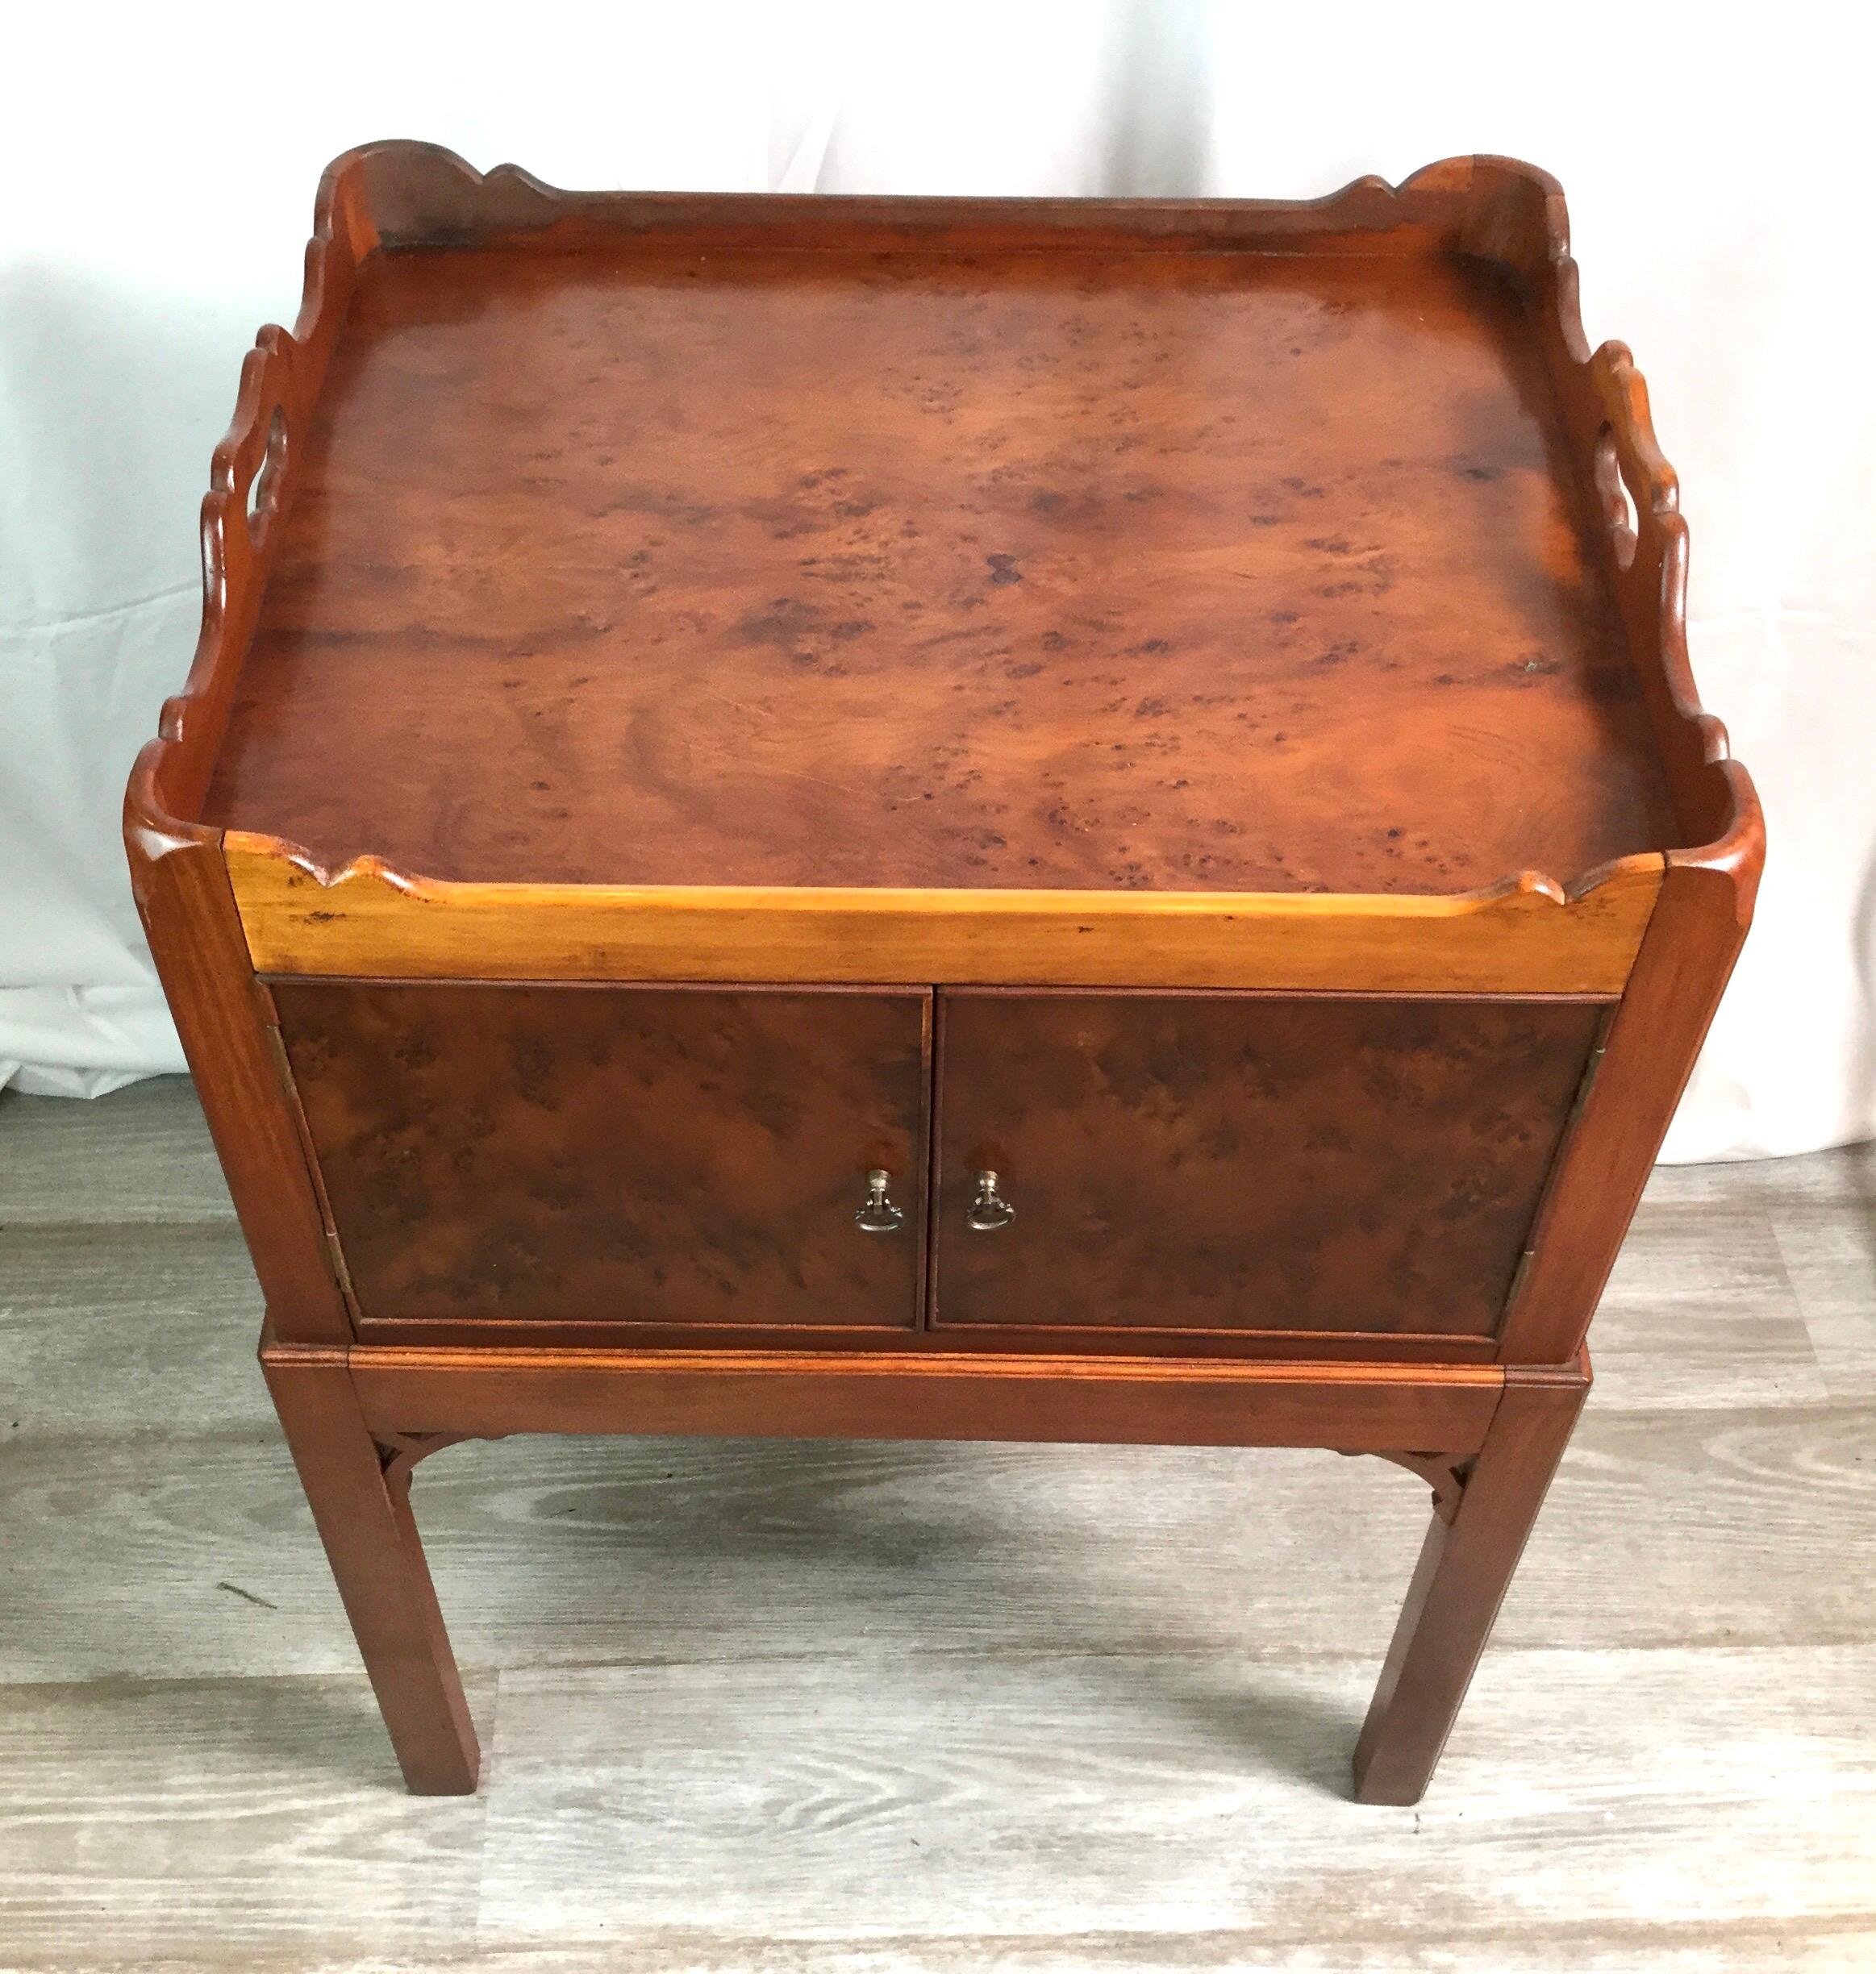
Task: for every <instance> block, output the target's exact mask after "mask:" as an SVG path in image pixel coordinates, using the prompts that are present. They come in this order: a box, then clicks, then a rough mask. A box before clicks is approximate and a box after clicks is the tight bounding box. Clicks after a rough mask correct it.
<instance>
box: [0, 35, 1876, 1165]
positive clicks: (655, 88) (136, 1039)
mask: <svg viewBox="0 0 1876 1974" xmlns="http://www.w3.org/2000/svg"><path fill="white" fill-rule="evenodd" d="M35 13H36V14H37V15H39V16H40V19H37V20H35V21H34V22H33V23H32V24H31V25H24V24H23V23H20V22H17V21H16V22H15V23H13V24H12V25H11V26H10V29H9V34H8V43H9V45H8V50H7V56H8V64H9V67H10V72H11V73H10V77H9V81H10V88H8V89H7V90H6V93H5V94H6V100H5V104H4V111H3V114H0V185H3V186H4V187H5V191H4V194H0V627H3V632H4V648H3V652H0V666H3V668H4V669H3V674H0V683H3V685H4V689H5V694H6V697H5V702H4V704H5V707H6V718H5V723H4V731H0V1081H6V1078H7V1077H9V1076H15V1077H17V1078H18V1080H19V1083H20V1085H21V1086H22V1087H23V1088H27V1089H40V1090H65V1091H69V1092H72V1093H86V1094H94V1093H97V1092H98V1091H100V1090H102V1089H107V1088H111V1087H114V1086H115V1085H116V1084H117V1083H119V1082H121V1081H127V1080H129V1079H130V1078H131V1077H135V1076H137V1075H140V1074H145V1073H148V1072H152V1071H153V1070H159V1069H166V1068H179V1067H180V1066H181V1057H180V1055H179V1053H178V1052H177V1046H176V1042H175V1038H174V1035H173V1031H172V1030H171V1029H170V1027H169V1023H168V1021H167V1018H166V1017H165V1014H164V1013H163V1010H162V1004H161V997H160V995H159V994H158V993H157V990H156V985H155V982H154V977H153V976H152V972H151V970H150V966H149V962H148V955H147V953H146V952H144V948H143V947H142V945H141V943H140V938H139V935H138V928H137V925H136V921H135V915H134V914H133V912H132V910H131V906H130V901H129V896H128V890H127V883H126V881H125V879H124V876H123V865H122V859H121V854H120V852H119V846H118V840H117V818H118V805H119V797H120V793H121V789H122V786H123V778H124V775H125V773H126V770H127V768H128V765H129V763H130V760H131V756H132V755H133V753H134V752H135V748H136V747H137V745H138V743H140V741H141V740H142V739H144V736H145V735H148V733H149V732H150V731H152V723H153V721H154V719H155V717H156V709H157V706H158V705H159V703H160V702H161V699H162V698H163V697H164V695H165V693H166V692H168V691H169V690H171V689H173V688H174V687H175V686H176V685H177V684H178V683H179V682H180V681H181V677H182V676H183V673H184V672H185V670H186V667H187V664H188V661H189V656H190V651H191V649H192V647H193V643H194V631H195V621H196V615H197V607H198V573H197V566H196V548H195V511H196V507H197V505H198V501H199V499H200V497H201V494H202V489H203V486H204V485H205V482H206V470H207V461H208V454H209V450H210V448H211V446H212V445H213V444H214V443H215V440H216V439H218V438H219V435H220V434H221V432H222V430H223V427H224V425H225V423H226V422H227V417H228V414H229V413H230V411H231V408H232V405H233V399H234V390H235V381H236V371H237V369H238V367H239V364H240V358H241V356H242V353H243V352H244V350H245V349H246V348H247V347H248V344H249V342H250V341H251V339H252V334H253V331H254V330H255V328H256V327H257V326H258V324H259V323H261V322H262V321H265V320H274V321H286V322H290V321H291V319H292V317H293V313H294V308H295V307H296V306H297V303H298V294H299V281H300V269H299V260H300V252H301V246H302V241H303V239H304V237H305V235H306V231H307V227H308V222H309V218H310V214H311V198H312V191H313V187H314V185H315V181H316V179H317V177H318V174H319V170H320V169H321V167H322V166H323V165H324V164H325V162H326V161H327V159H328V158H330V157H331V156H333V155H335V154H336V153H337V152H340V151H341V150H344V149H345V148H347V147H348V146H349V145H351V144H355V143H358V142H360V141H362V140H365V139H368V138H372V137H378V136H415V137H428V138H432V139H435V140H437V141H439V142H441V143H444V144H448V145H450V146H451V147H452V148H454V149H456V150H458V151H460V152H462V153H463V154H464V156H466V157H468V158H469V160H470V161H471V162H472V163H474V164H477V165H481V166H483V167H484V168H486V167H488V166H490V165H494V164H497V163H499V162H501V161H502V160H505V159H509V158H513V159H515V160H519V162H521V163H523V164H525V165H528V166H529V167H530V168H531V169H533V170H535V171H536V172H537V173H540V175H541V176H542V177H545V178H548V180H550V181H554V182H557V183H560V184H563V185H580V186H587V185H592V186H601V185H631V186H641V187H648V188H651V187H677V188H682V187H700V188H710V187H721V188H745V189H788V190H822V191H908V192H909V191H916V192H978V193H1067V194H1096V193H1109V194H1128V193H1132V194H1182V193H1188V194H1236V195H1240V196H1258V195H1310V194H1317V193H1321V192H1325V191H1328V190H1331V189H1333V188H1334V187H1336V185H1340V184H1341V183H1343V182H1344V181H1346V180H1347V179H1349V178H1351V177H1355V176H1357V174H1358V173H1363V172H1369V171H1374V172H1379V173H1382V175H1383V176H1385V177H1389V178H1390V179H1399V177H1403V175H1405V174H1406V173H1408V172H1410V171H1411V170H1412V169H1414V168H1415V167H1416V166H1418V165H1422V164H1424V163H1426V162H1428V160H1431V159H1433V158H1436V157H1440V156H1447V155H1449V154H1452V153H1454V152H1465V151H1475V150H1482V151H1498V152H1509V153H1511V155H1513V156H1524V157H1528V158H1530V159H1532V160H1534V161H1535V162H1536V163H1539V164H1541V165H1545V166H1546V167H1548V168H1549V169H1550V170H1552V171H1553V172H1554V173H1557V175H1558V177H1561V179H1562V181H1563V182H1564V185H1565V189H1566V190H1567V191H1568V193H1569V194H1570V204H1571V208H1572V214H1573V218H1574V228H1575V235H1576V242H1577V248H1578V256H1579V258H1580V259H1581V260H1582V264H1583V304H1584V311H1585V315H1586V321H1587V324H1588V327H1589V331H1590V336H1591V338H1592V339H1599V338H1600V337H1602V336H1604V335H1615V334H1620V335H1621V336H1622V337H1623V338H1624V339H1626V340H1627V341H1628V342H1629V343H1631V344H1632V345H1633V347H1634V348H1635V351H1636V356H1637V357H1638V359H1639V360H1640V363H1641V365H1642V367H1643V369H1645V371H1646V373H1648V376H1649V379H1650V381H1651V383H1652V385H1653V394H1654V402H1655V412H1656V421H1657V426H1658V427H1659V430H1660V431H1661V435H1662V439H1663V442H1664V444H1665V448H1666V450H1667V452H1668V455H1669V456H1670V458H1671V459H1672V460H1674V462H1675V464H1677V466H1678V468H1679V469H1680V471H1681V473H1682V481H1683V487H1684V505H1685V508H1686V512H1687V514H1688V516H1689V519H1690V523H1691V527H1692V530H1693V542H1694V563H1693V591H1692V618H1693V633H1692V638H1693V651H1694V659H1695V669H1696V671H1697V673H1698V674H1699V678H1700V681H1701V685H1702V687H1703V692H1704V694H1705V697H1706V698H1707V701H1708V702H1709V703H1710V704H1711V705H1713V706H1716V707H1717V708H1719V709H1720V710H1721V711H1722V712H1723V714H1724V716H1725V717H1726V718H1728V722H1729V723H1730V725H1731V727H1732V731H1733V735H1734V739H1735V743H1736V751H1737V752H1739V753H1740V755H1741V756H1742V758H1744V759H1745V760H1746V761H1747V762H1748V763H1749V765H1750V766H1751V768H1753V772H1754V773H1755V774H1756V776H1757V778H1758V781H1759V785H1760V789H1761V793H1762V794H1763V796H1764V798H1765V802H1766V809H1767V811H1768V815H1769V820H1770V831H1771V842H1772V847H1771V854H1770V872H1769V874H1768V877H1767V879H1766V886H1765V890H1764V893H1763V895H1762V897H1761V904H1760V910H1759V919H1758V924H1757V930H1756V931H1755V932H1754V933H1753V939H1752V940H1751V942H1750V943H1749V945H1748V947H1747V949H1746V954H1745V959H1744V960H1743V961H1742V963H1741V967H1740V970H1739V973H1738V975H1737V977H1736V981H1735V984H1734V986H1733V989H1732V994H1731V997H1730V998H1729V1000H1728V1003H1727V1005H1726V1006H1725V1007H1724V1009H1723V1010H1722V1012H1721V1014H1720V1020H1719V1022H1718V1023H1717V1024H1716V1026H1715V1030H1714V1032H1713V1035H1712V1037H1711V1040H1710V1042H1709V1044H1708V1047H1707V1052H1706V1055H1705V1056H1704V1058H1703V1062H1702V1064H1701V1068H1700V1070H1699V1074H1698V1076H1697V1077H1696V1081H1695V1087H1694V1089H1693V1090H1692V1092H1691V1093H1690V1097H1689V1099H1688V1101H1687V1102H1686V1105H1685V1106H1683V1109H1682V1115H1681V1117H1680V1118H1679V1120H1678V1122H1677V1124H1676V1127H1675V1131H1674V1135H1673V1137H1672V1139H1670V1147H1669V1149H1670V1156H1678V1157H1682V1158H1687V1157H1712V1156H1753V1155H1756V1154H1761V1153H1767V1152H1792V1151H1799V1150H1803V1149H1807V1148H1809V1147H1815V1146H1820V1145H1824V1144H1828V1143H1835V1142H1841V1141H1844V1140H1845V1139H1851V1138H1854V1137H1858V1136H1864V1135H1870V1134H1871V1133H1872V1132H1873V1131H1876V1034H1873V1023H1872V1015H1871V1006H1870V960H1871V959H1872V952H1871V947H1872V943H1873V932H1872V927H1873V926H1876V896H1873V895H1872V881H1873V874H1876V773H1872V772H1871V769H1870V762H1871V760H1872V758H1873V757H1876V694H1873V693H1871V691H1870V668H1871V664H1872V660H1873V659H1876V556H1872V554H1871V552H1870V539H1869V537H1870V523H1871V519H1872V516H1873V514H1876V389H1873V388H1872V385H1871V383H1870V371H1871V365H1870V354H1869V351H1868V348H1867V342H1868V337H1869V324H1870V306H1869V303H1870V292H1869V290H1870V277H1869V274H1868V272H1867V269H1868V265H1869V258H1870V256H1869V253H1868V250H1867V247H1866V243H1865V241H1864V239H1863V228H1864V224H1865V220H1866V211H1867V205H1868V201H1867V196H1866V191H1865V185H1866V176H1867V159H1866V155H1865V152H1866V145H1867V135H1866V130H1867V125H1866V114H1865V111H1866V106H1865V105H1864V103H1863V102H1861V100H1859V98H1860V93H1861V89H1862V86H1863V78H1865V77H1866V76H1867V74H1868V73H1869V65H1868V59H1867V58H1868V56H1869V54H1870V49H1869V48H1868V47H1867V46H1863V47H1860V48H1854V47H1852V46H1851V45H1849V41H1848V39H1847V37H1848V35H1849V28H1848V27H1846V26H1844V25H1842V24H1841V22H1844V21H1847V20H1848V19H1849V10H1847V9H1840V8H1837V7H1835V6H1824V5H1823V4H1810V3H1808V0H1799V3H1798V4H1788V5H1787V6H1785V7H1783V8H1782V9H1781V10H1754V14H1753V22H1752V25H1751V28H1750V31H1748V30H1747V28H1746V27H1745V23H1744V20H1743V17H1741V18H1738V19H1735V17H1733V16H1732V13H1731V10H1729V9H1728V8H1727V7H1726V6H1724V5H1715V4H1709V5H1707V6H1698V7H1682V6H1673V7H1661V6H1654V7H1651V6H1648V5H1645V4H1643V5H1640V6H1625V7H1624V8H1622V9H1620V10H1615V11H1612V12H1611V11H1610V10H1600V11H1592V12H1590V13H1587V14H1586V13H1585V11H1584V10H1582V9H1580V8H1568V9H1565V8H1520V7H1515V6H1507V5H1505V4H1504V0H1494V4H1492V5H1490V6H1477V7H1471V6H1468V7H1446V8H1441V7H1440V6H1431V5H1422V6H1414V7H1407V8H1403V7H1400V6H1398V5H1394V4H1390V5H1386V6H1373V5H1363V4H1359V3H1358V0H1336V4H1335V5H1333V6H1324V7H1322V8H1319V9H1312V10H1308V11H1307V15H1305V16H1304V17H1303V18H1301V19H1299V18H1298V15H1299V10H1294V9H1288V8H1286V9H1284V10H1281V11H1279V10H1274V9H1272V10H1266V9H1265V8H1264V7H1262V6H1251V5H1232V4H1228V3H1226V0H1214V3H1212V4H1205V3H1203V0H1107V3H1106V4H1101V3H1098V0H1083V3H1082V4H1073V3H1072V0H1061V3H1060V4H1045V3H1044V0H1030V3H1028V4H1025V0H1001V3H1000V4H994V5H988V4H982V0H953V3H952V4H948V5H935V4H926V3H923V0H915V3H914V0H908V3H906V4H896V5H895V4H893V3H892V0H877V4H873V5H857V4H855V5H847V6H835V5H814V4H807V5H799V6H781V5H770V6H759V5H748V6H737V5H712V4H702V3H696V0H694V3H693V4H690V5H689V6H683V5H682V4H680V5H677V6H673V5H671V4H669V0H666V4H664V5H661V6H656V7H639V6H605V7H598V6H586V7H569V6H553V5H538V6H532V7H523V6H515V5H514V4H512V0H510V4H507V5H503V6H499V7H489V8H487V9H486V10H484V9H478V8H477V7H475V6H465V5H461V4H458V5H455V6H451V7H449V8H448V9H443V8H432V7H425V8H423V9H421V10H419V9H417V8H409V9H402V8H400V7H399V6H397V5H395V4H388V3H387V4H380V5H377V6H372V7H370V8H364V7H356V6H346V5H343V4H340V5H326V6H319V7H316V8H311V9H303V8H302V9H294V10H290V15H289V12H288V10H280V9H261V8H256V7H253V6H242V7H240V8H236V7H232V6H228V7H223V6H197V7H193V8H186V9H156V8H147V9H146V8H140V9H138V10H136V11H135V14H134V15H133V14H132V13H131V11H130V10H128V9H126V10H124V14H123V18H121V19H118V18H114V17H112V16H110V15H102V16H101V10H98V9H96V8H85V9H80V8H76V7H74V8H69V9H65V10H52V9H40V10H35ZM55 15H56V18H53V17H54V16H55ZM1729 23H1731V24H1729Z"/></svg>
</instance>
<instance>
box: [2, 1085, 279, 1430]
mask: <svg viewBox="0 0 1876 1974" xmlns="http://www.w3.org/2000/svg"><path fill="white" fill-rule="evenodd" d="M48 1101H49V1100H48ZM260 1302H261V1290H260V1287H259V1285H258V1284H257V1283H256V1281H255V1280H254V1270H253V1268H252V1265H251V1264H250V1263H249V1261H248V1250H247V1248H246V1247H245V1246H244V1244H243V1243H242V1240H241V1232H240V1228H239V1227H238V1226H236V1225H235V1223H234V1222H233V1221H231V1220H230V1221H226V1222H206V1223H200V1222H192V1223H189V1224H185V1225H181V1226H173V1225H169V1224H167V1223H165V1222H148V1223H147V1224H145V1225H144V1226H102V1227H94V1226H78V1225H75V1224H73V1223H71V1222H61V1223H59V1224H56V1225H35V1224H33V1223H31V1222H27V1224H25V1225H23V1226H6V1227H0V1364H3V1365H4V1366H5V1367H6V1368H5V1375H4V1378H3V1380H0V1443H5V1442H6V1441H7V1440H10V1439H85V1440H90V1439H98V1438H99V1437H106V1438H109V1437H113V1436H116V1435H141V1434H146V1433H148V1432H149V1431H152V1424H153V1422H163V1423H162V1426H161V1430H163V1431H174V1430H175V1428H174V1426H173V1425H172V1424H171V1423H170V1422H173V1421H181V1422H185V1423H184V1430H186V1431H188V1432H190V1433H206V1432H211V1431H219V1432H231V1431H249V1432H257V1431H259V1432H264V1431H270V1430H271V1429H272V1428H273V1423H274V1420H273V1406H272V1405H271V1403H270V1402H269V1399H268V1397H267V1390H266V1387H265V1385H263V1384H262V1383H261V1372H260V1369H259V1367H258V1366H257V1365H256V1363H255V1361H254V1338H255V1335H256V1331H257V1330H258V1325H257V1323H256V1318H255V1311H256V1309H258V1307H259V1306H260Z"/></svg>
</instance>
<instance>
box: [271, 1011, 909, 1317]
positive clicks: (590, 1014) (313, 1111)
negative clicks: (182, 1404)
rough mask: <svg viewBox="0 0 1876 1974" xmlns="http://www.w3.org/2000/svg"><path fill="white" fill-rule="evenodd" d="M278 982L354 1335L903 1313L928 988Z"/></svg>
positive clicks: (290, 1057) (906, 1312)
mask: <svg viewBox="0 0 1876 1974" xmlns="http://www.w3.org/2000/svg"><path fill="white" fill-rule="evenodd" d="M273 996H274V1002H275V1005H276V1006H277V1009H278V1010H279V1015H280V1024H281V1037H282V1039H283V1040H284V1042H285V1043H286V1052H287V1056H288V1060H289V1061H290V1064H291V1067H292V1072H293V1077H294V1083H295V1084H296V1085H297V1086H298V1092H299V1097H300V1102H301V1106H302V1109H303V1110H304V1112H305V1114H306V1125H307V1129H308V1132H309V1135H310V1136H311V1141H312V1145H313V1148H314V1152H315V1156H316V1158H317V1161H318V1164H319V1172H320V1176H321V1178H322V1181H323V1185H324V1188H325V1193H326V1197H327V1202H328V1205H329V1208H330V1211H331V1218H332V1224H333V1225H334V1226H335V1227H336V1230H337V1233H338V1240H339V1245H340V1248H341V1250H342V1251H343V1253H344V1260H345V1264H346V1267H347V1269H348V1272H349V1274H350V1276H351V1279H352V1288H353V1293H354V1295H355V1297H356V1301H357V1304H358V1307H359V1310H360V1312H361V1315H362V1317H363V1318H365V1319H366V1320H367V1321H370V1320H373V1319H394V1320H397V1321H409V1320H413V1319H421V1318H453V1319H456V1320H458V1321H461V1320H471V1321H473V1320H477V1319H489V1320H500V1321H502V1322H513V1321H523V1322H528V1321H540V1322H562V1323H566V1322H579V1323H587V1322H629V1323H648V1324H660V1325H662V1324H685V1325H694V1324H709V1325H712V1326H717V1325H723V1326H736V1327H741V1326H747V1325H751V1324H757V1325H807V1326H890V1327H894V1328H898V1329H906V1328H910V1327H912V1326H915V1324H916V1322H918V1319H919V1293H920V1281H921V1274H922V1271H921V1268H920V1266H919V1255H920V1252H921V1250H922V1247H923V1224H924V1197H923V1185H924V1176H925V1170H926V1123H925V1110H926V1089H927V1081H928V1075H927V1067H926V1062H927V1053H928V1049H927V1040H928V1031H929V1006H930V997H929V996H928V995H926V994H924V993H870V992H867V993H840V992H835V993H780V992H777V993H769V992H763V991H748V990H743V989H737V990H732V991H718V990H715V989H694V990H690V989H665V988H638V987H583V986H532V985H529V986H506V985H454V984H431V983H427V982H425V983H413V984H395V985H377V984H359V983H355V982H344V983H340V982H319V983H314V982H309V981H278V982H276V983H274V985H273ZM873 1168H885V1169H886V1171H887V1172H889V1173H890V1175H891V1178H890V1200H891V1202H892V1204H893V1205H894V1206H897V1207H898V1209H899V1210H900V1211H901V1213H902V1214H903V1220H902V1221H901V1222H900V1223H899V1224H898V1226H896V1228H894V1230H893V1231H889V1232H886V1233H879V1234H871V1235H869V1234H868V1233H865V1232H863V1231H861V1229H860V1228H859V1227H858V1226H857V1225H856V1224H855V1221H854V1214H855V1210H856V1209H857V1208H858V1207H859V1206H861V1204H862V1203H863V1202H864V1201H865V1198H866V1197H867V1185H866V1178H865V1175H866V1174H867V1172H869V1170H871V1169H873Z"/></svg>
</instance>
